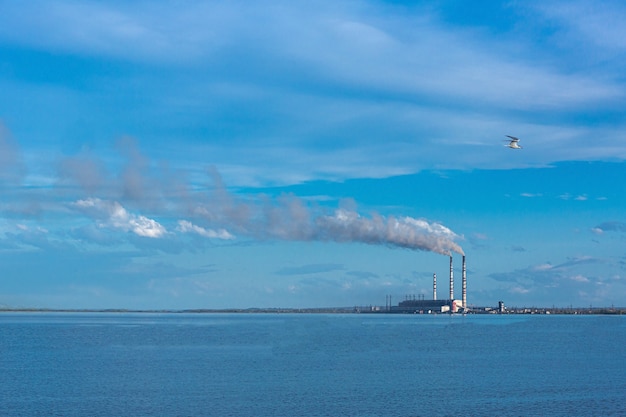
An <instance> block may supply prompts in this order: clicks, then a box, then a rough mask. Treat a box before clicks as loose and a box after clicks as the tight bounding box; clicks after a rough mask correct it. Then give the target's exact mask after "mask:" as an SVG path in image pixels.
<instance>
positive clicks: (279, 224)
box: [194, 170, 463, 255]
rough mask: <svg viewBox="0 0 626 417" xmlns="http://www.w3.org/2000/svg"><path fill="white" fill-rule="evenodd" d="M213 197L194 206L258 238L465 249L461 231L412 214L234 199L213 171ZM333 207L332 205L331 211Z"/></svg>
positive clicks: (289, 199) (284, 199)
mask: <svg viewBox="0 0 626 417" xmlns="http://www.w3.org/2000/svg"><path fill="white" fill-rule="evenodd" d="M212 177H213V179H214V184H215V189H214V192H213V198H212V199H211V200H212V201H211V202H210V203H209V204H206V205H199V206H196V207H195V209H194V211H195V213H196V214H199V215H200V217H202V218H203V219H204V220H206V221H209V222H210V223H212V226H213V227H219V228H224V227H225V228H227V229H229V230H231V231H232V232H233V234H235V235H245V236H250V237H256V238H259V239H279V240H294V241H296V240H297V241H333V242H355V243H365V244H371V245H386V246H391V247H402V248H408V249H414V250H423V251H432V252H436V253H439V254H442V255H449V254H450V253H451V252H456V253H459V254H463V250H462V248H461V247H460V246H459V245H458V244H457V243H456V242H455V240H457V239H459V236H458V235H457V234H455V233H454V232H453V231H452V230H450V229H449V228H447V227H445V226H443V225H441V224H439V223H430V222H428V221H426V220H424V219H415V218H412V217H393V216H389V217H385V216H382V215H379V214H373V215H372V216H371V217H364V216H361V215H360V214H359V213H358V212H357V211H356V210H355V209H346V208H339V209H336V210H335V211H334V212H333V213H332V214H329V213H328V210H324V209H322V208H320V207H308V206H307V205H306V204H305V202H304V201H303V200H302V199H301V198H298V197H295V196H293V195H282V196H280V197H278V198H277V199H275V200H271V199H267V198H266V199H262V200H264V201H263V202H261V203H259V202H255V201H250V200H247V201H243V200H242V201H238V200H237V198H236V197H235V196H233V195H232V194H230V193H228V191H227V190H226V189H225V187H224V185H223V183H222V181H221V178H220V176H219V174H218V173H217V171H216V170H212ZM331 211H332V210H331Z"/></svg>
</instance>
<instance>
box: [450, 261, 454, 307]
mask: <svg viewBox="0 0 626 417" xmlns="http://www.w3.org/2000/svg"><path fill="white" fill-rule="evenodd" d="M450 300H454V269H453V267H452V255H450Z"/></svg>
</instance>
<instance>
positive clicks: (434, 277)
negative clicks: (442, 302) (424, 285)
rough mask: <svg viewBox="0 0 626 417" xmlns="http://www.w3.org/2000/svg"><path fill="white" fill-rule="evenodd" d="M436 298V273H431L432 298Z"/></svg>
mask: <svg viewBox="0 0 626 417" xmlns="http://www.w3.org/2000/svg"><path fill="white" fill-rule="evenodd" d="M436 299H437V273H434V274H433V300H436Z"/></svg>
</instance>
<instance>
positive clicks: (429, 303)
mask: <svg viewBox="0 0 626 417" xmlns="http://www.w3.org/2000/svg"><path fill="white" fill-rule="evenodd" d="M461 282H462V284H461V285H462V287H461V288H462V290H461V291H462V298H461V299H460V300H457V299H455V298H454V266H453V263H452V255H450V296H449V297H448V298H447V299H438V298H437V274H433V299H432V300H426V299H424V298H422V297H420V298H417V299H416V298H415V297H413V298H407V299H406V300H404V301H400V302H399V303H398V305H397V306H394V305H391V297H387V303H386V305H385V310H384V311H383V312H387V313H405V314H406V313H408V314H416V313H465V312H467V311H468V310H469V309H468V307H467V268H466V265H465V255H463V269H462V278H461Z"/></svg>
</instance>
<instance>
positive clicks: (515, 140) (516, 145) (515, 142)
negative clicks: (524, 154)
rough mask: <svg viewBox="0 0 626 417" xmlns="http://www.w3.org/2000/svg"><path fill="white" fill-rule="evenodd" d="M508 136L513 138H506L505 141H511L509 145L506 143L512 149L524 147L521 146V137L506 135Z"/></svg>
mask: <svg viewBox="0 0 626 417" xmlns="http://www.w3.org/2000/svg"><path fill="white" fill-rule="evenodd" d="M506 137H507V138H511V139H505V140H504V141H505V142H509V144H508V145H505V146H506V147H508V148H511V149H522V147H521V146H519V139H518V138H516V137H515V136H509V135H506Z"/></svg>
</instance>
